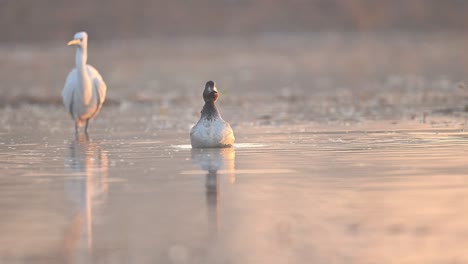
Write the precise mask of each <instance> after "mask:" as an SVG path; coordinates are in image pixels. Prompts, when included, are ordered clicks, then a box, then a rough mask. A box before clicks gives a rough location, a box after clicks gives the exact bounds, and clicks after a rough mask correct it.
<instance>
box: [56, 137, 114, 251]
mask: <svg viewBox="0 0 468 264" xmlns="http://www.w3.org/2000/svg"><path fill="white" fill-rule="evenodd" d="M65 170H66V171H67V172H69V173H71V175H74V176H77V177H74V178H72V179H71V180H67V181H66V182H65V194H66V197H67V198H68V200H69V201H70V202H71V204H72V206H71V208H72V214H73V216H72V220H71V222H70V224H69V226H68V227H67V229H66V231H65V234H64V241H63V242H64V243H63V246H64V247H65V254H66V255H67V256H71V255H72V254H71V253H72V252H73V251H75V250H76V249H77V248H78V247H79V245H80V244H79V242H80V241H83V242H84V243H86V246H87V248H88V249H91V247H92V244H93V222H94V219H93V216H94V217H95V215H96V212H97V209H98V208H99V206H100V205H101V204H102V203H103V202H104V201H105V199H106V196H107V190H108V182H107V176H108V159H107V153H106V151H104V150H102V149H101V146H100V145H99V144H98V143H97V142H93V141H92V140H90V139H89V138H88V136H87V135H80V136H79V137H77V138H75V140H73V141H72V142H70V144H69V148H68V152H67V156H66V157H65ZM83 236H84V237H83ZM82 238H83V239H82Z"/></svg>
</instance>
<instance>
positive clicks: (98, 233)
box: [0, 120, 468, 263]
mask: <svg viewBox="0 0 468 264" xmlns="http://www.w3.org/2000/svg"><path fill="white" fill-rule="evenodd" d="M100 122H105V121H103V120H101V121H96V123H95V128H94V131H92V133H90V138H89V140H87V139H86V138H85V137H83V136H82V137H79V138H77V139H76V138H74V137H73V133H71V132H72V128H71V127H70V128H68V127H67V126H66V122H65V121H64V122H63V123H64V124H63V125H62V123H60V125H58V127H57V128H56V129H52V130H50V129H44V130H41V128H39V129H24V131H23V132H18V131H17V132H16V133H11V132H4V133H3V135H2V137H3V138H4V139H5V140H3V141H2V143H1V144H0V165H1V167H2V173H1V176H0V210H1V212H2V214H1V215H2V216H1V217H0V233H1V234H2V236H1V237H0V260H1V261H2V262H6V263H30V262H34V263H64V262H68V263H307V262H318V263H464V262H465V261H468V259H467V255H466V248H467V247H468V224H467V223H466V221H465V220H466V219H467V218H468V213H467V212H468V204H467V203H466V201H467V200H468V177H467V173H468V167H467V165H466V164H467V163H466V154H467V151H468V134H467V133H465V132H463V131H462V130H461V129H459V128H451V127H442V128H440V127H439V128H437V127H434V126H431V125H428V124H422V123H418V122H411V121H410V122H408V123H407V124H405V125H402V126H400V125H395V124H394V123H390V122H368V123H366V124H365V125H363V124H352V125H350V126H344V125H343V126H327V125H315V126H295V127H294V126H287V127H282V126H262V127H258V126H238V127H237V128H236V131H237V142H238V144H237V145H236V147H235V148H233V149H205V150H192V149H191V148H190V146H189V138H188V135H187V131H184V130H183V129H181V130H177V129H176V130H175V131H176V132H174V130H171V129H167V130H166V129H161V130H158V131H157V132H156V133H148V132H145V131H144V130H141V129H139V128H138V127H131V126H130V127H128V129H127V130H125V132H119V131H114V132H112V133H109V132H105V131H104V130H99V126H100V125H99V123H100ZM101 125H102V124H101ZM47 131H48V132H47ZM50 131H52V132H50Z"/></svg>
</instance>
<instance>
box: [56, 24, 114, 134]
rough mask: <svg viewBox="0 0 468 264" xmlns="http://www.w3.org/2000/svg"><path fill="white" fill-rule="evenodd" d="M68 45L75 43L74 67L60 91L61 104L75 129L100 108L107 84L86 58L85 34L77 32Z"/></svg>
mask: <svg viewBox="0 0 468 264" xmlns="http://www.w3.org/2000/svg"><path fill="white" fill-rule="evenodd" d="M68 45H75V46H77V48H76V57H75V63H76V67H75V68H74V69H73V70H72V71H71V72H70V73H69V74H68V77H67V79H66V81H65V86H64V88H63V91H62V99H63V104H64V105H65V107H66V109H67V111H68V112H69V113H70V115H71V116H72V118H73V119H74V120H75V129H76V130H77V129H78V127H81V126H83V125H86V127H85V132H87V127H88V122H89V120H90V119H92V118H93V117H95V116H96V115H97V114H98V113H99V111H100V110H101V107H102V104H103V103H104V101H105V99H106V91H107V86H106V84H105V82H104V80H103V79H102V76H101V75H100V74H99V72H98V71H97V70H96V69H95V68H94V67H93V66H91V65H88V64H86V60H87V34H86V33H85V32H79V33H77V34H75V37H74V40H72V41H70V42H69V43H68Z"/></svg>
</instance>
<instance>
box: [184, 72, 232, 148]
mask: <svg viewBox="0 0 468 264" xmlns="http://www.w3.org/2000/svg"><path fill="white" fill-rule="evenodd" d="M218 97H219V93H218V89H217V88H216V84H215V82H214V81H208V82H207V83H206V84H205V89H204V90H203V100H204V101H205V105H204V106H203V109H202V111H201V117H200V120H198V122H197V123H196V124H195V125H194V126H193V127H192V129H191V130H190V142H191V145H192V148H227V147H233V146H234V141H235V137H234V132H233V131H232V128H231V125H229V123H228V122H226V121H224V119H223V118H222V117H221V114H220V113H219V111H218V108H217V107H216V101H217V100H218Z"/></svg>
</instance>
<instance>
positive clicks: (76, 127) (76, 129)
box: [75, 121, 78, 136]
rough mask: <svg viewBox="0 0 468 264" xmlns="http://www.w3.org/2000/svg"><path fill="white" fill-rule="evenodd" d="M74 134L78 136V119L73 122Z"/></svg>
mask: <svg viewBox="0 0 468 264" xmlns="http://www.w3.org/2000/svg"><path fill="white" fill-rule="evenodd" d="M75 135H76V136H78V121H76V122H75Z"/></svg>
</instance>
